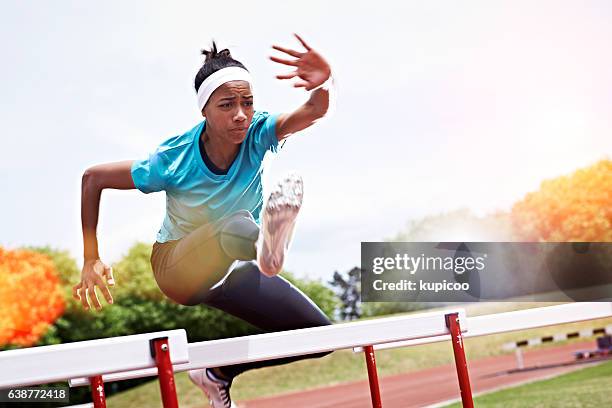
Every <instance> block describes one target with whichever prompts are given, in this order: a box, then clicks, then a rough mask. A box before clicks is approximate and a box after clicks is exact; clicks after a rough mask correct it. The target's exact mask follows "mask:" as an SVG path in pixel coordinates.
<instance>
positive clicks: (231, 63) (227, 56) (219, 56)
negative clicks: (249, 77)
mask: <svg viewBox="0 0 612 408" xmlns="http://www.w3.org/2000/svg"><path fill="white" fill-rule="evenodd" d="M202 55H205V56H206V59H205V60H204V65H202V68H200V70H199V71H198V73H197V74H196V76H195V83H194V85H195V90H196V92H198V89H199V88H200V85H202V82H204V80H205V79H206V78H208V77H209V76H210V75H212V74H213V73H215V72H217V71H218V70H220V69H222V68H227V67H240V68H244V69H246V67H245V66H244V65H243V64H242V62H240V61H237V60H235V59H233V58H232V55H231V53H230V51H229V50H228V49H227V48H226V49H224V50H221V51H217V44H216V43H215V41H214V40H213V42H212V47H211V48H210V51H209V50H204V49H203V50H202ZM247 71H248V69H247Z"/></svg>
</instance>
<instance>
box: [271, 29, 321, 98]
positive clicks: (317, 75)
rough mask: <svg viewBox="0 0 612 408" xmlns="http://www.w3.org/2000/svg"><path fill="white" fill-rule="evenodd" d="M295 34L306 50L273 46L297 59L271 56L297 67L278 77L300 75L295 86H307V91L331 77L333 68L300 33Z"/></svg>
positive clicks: (284, 77) (281, 62) (288, 77)
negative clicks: (300, 50)
mask: <svg viewBox="0 0 612 408" xmlns="http://www.w3.org/2000/svg"><path fill="white" fill-rule="evenodd" d="M294 35H295V36H296V38H297V39H298V40H299V41H300V43H302V46H304V48H305V49H306V52H299V51H295V50H291V49H288V48H284V47H281V46H278V45H273V46H272V48H274V49H275V50H278V51H281V52H284V53H285V54H288V55H290V56H292V57H295V58H297V59H294V60H288V59H282V58H278V57H270V59H271V60H272V61H274V62H278V63H279V64H283V65H290V66H293V67H296V69H295V71H293V72H289V73H287V74H281V75H277V76H276V78H278V79H291V78H294V77H299V79H300V80H299V81H297V82H296V83H294V84H293V86H294V87H296V88H306V90H307V91H311V90H313V89H315V88H317V87H318V86H320V85H321V84H323V83H324V82H325V81H327V80H328V79H329V77H330V75H331V68H330V66H329V64H328V63H327V61H325V59H324V58H323V57H322V56H321V54H319V53H318V52H316V51H315V50H313V49H312V48H310V46H308V44H306V42H305V41H304V40H302V38H301V37H300V36H299V35H297V34H294Z"/></svg>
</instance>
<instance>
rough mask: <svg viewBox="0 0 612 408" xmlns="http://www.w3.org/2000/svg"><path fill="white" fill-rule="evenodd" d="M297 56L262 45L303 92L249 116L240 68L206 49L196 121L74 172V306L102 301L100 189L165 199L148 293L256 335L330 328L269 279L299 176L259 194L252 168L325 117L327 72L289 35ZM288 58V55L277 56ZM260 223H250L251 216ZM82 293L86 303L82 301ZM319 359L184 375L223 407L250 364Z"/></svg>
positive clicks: (108, 276)
mask: <svg viewBox="0 0 612 408" xmlns="http://www.w3.org/2000/svg"><path fill="white" fill-rule="evenodd" d="M296 37H297V39H298V40H299V41H300V42H301V44H302V46H303V47H304V48H305V51H295V50H291V49H286V48H283V47H280V46H273V48H274V49H276V50H278V51H281V52H283V53H285V54H287V55H288V56H289V57H293V58H292V59H284V58H277V57H270V58H271V59H272V60H273V61H275V62H277V63H280V64H283V65H289V66H292V67H294V68H295V70H294V71H292V72H289V73H286V74H281V75H277V78H278V79H291V78H296V80H297V82H295V83H294V86H295V87H303V88H305V89H306V90H307V91H310V97H309V99H308V101H307V102H306V103H304V104H303V105H302V106H300V107H299V108H298V109H296V110H295V111H293V112H291V113H281V114H269V113H267V112H264V111H255V110H254V108H253V100H254V96H253V92H252V87H251V84H252V80H251V77H250V74H249V72H248V70H247V69H246V68H245V66H244V65H243V64H242V63H240V62H239V61H237V60H235V59H233V58H232V56H231V54H230V52H229V50H227V49H224V50H222V51H218V50H217V46H216V44H215V43H214V42H213V45H212V48H211V50H210V51H206V50H203V51H202V53H203V54H204V55H205V56H206V60H205V62H204V65H203V66H202V67H201V68H200V70H199V71H198V73H197V75H196V77H195V90H196V93H197V100H198V106H199V110H200V111H201V112H202V116H203V117H204V120H203V121H202V122H200V123H198V124H197V125H196V126H195V127H194V128H193V129H191V130H189V131H188V132H186V133H184V134H182V135H179V136H175V137H172V138H170V139H168V140H166V141H164V142H163V143H162V144H161V145H159V146H158V147H157V149H156V150H155V151H154V152H153V153H151V154H150V155H149V156H148V158H146V159H142V160H135V161H131V160H130V161H123V162H116V163H108V164H101V165H96V166H93V167H90V168H89V169H87V170H86V171H85V173H84V174H83V183H82V202H81V216H82V226H83V241H84V264H83V270H82V272H81V281H80V282H79V283H77V284H76V285H75V286H74V288H73V296H74V297H75V299H77V300H80V301H81V302H82V304H83V307H84V308H85V309H88V308H89V307H90V306H89V301H91V303H92V304H93V306H94V307H95V308H96V309H98V310H99V309H100V308H101V304H100V301H99V300H98V298H97V295H96V291H95V287H96V286H97V287H98V288H99V290H100V291H101V293H102V294H103V295H104V297H105V298H106V301H107V302H108V303H112V296H111V293H110V290H109V288H108V286H113V285H114V279H113V275H112V270H111V268H110V267H109V266H107V265H106V264H104V263H103V262H102V261H101V260H100V257H99V255H98V242H97V237H96V226H97V222H98V212H99V205H100V196H101V193H102V190H103V189H105V188H113V189H121V190H127V189H134V188H137V189H138V190H140V191H142V192H143V193H146V194H148V193H151V192H154V191H162V190H163V191H165V192H166V216H165V218H164V221H163V223H162V226H161V228H160V230H159V232H158V234H157V239H156V242H155V243H154V245H153V251H152V254H151V265H152V269H153V274H154V277H155V280H156V281H157V284H158V285H159V288H160V290H161V291H162V292H163V293H164V294H165V295H166V296H167V297H169V298H170V299H172V300H174V301H175V302H177V303H180V304H183V305H189V306H192V305H198V304H206V305H208V306H212V307H215V308H218V309H220V310H223V311H225V312H227V313H230V314H232V315H234V316H237V317H239V318H241V319H243V320H246V321H247V322H249V323H251V324H253V325H254V326H256V327H259V328H261V329H263V330H266V331H280V330H291V329H299V328H305V327H314V326H321V325H328V324H331V323H330V321H329V319H328V318H327V317H326V316H325V314H324V313H323V312H322V311H321V310H320V309H319V308H318V307H317V306H316V305H315V304H314V303H313V302H312V301H311V300H310V299H309V298H308V297H307V296H305V295H304V293H302V292H301V291H300V290H298V289H297V288H296V287H295V286H293V285H291V284H290V283H289V282H288V281H287V280H286V279H284V278H282V277H281V276H279V275H278V273H279V272H280V271H281V268H282V265H283V261H284V257H285V251H286V250H287V249H288V245H289V242H290V240H291V236H292V233H293V227H294V225H295V220H296V216H297V214H298V211H299V209H300V206H301V204H302V195H303V189H302V180H301V178H300V177H298V176H295V175H292V176H289V177H286V178H285V179H284V180H282V181H281V182H280V183H279V184H278V185H277V186H276V187H275V188H274V189H273V190H272V193H271V194H270V197H269V198H268V200H267V201H266V204H265V208H263V207H264V204H263V197H262V181H261V174H262V170H263V169H262V160H263V158H264V155H265V154H266V153H267V152H268V151H271V152H277V151H278V150H279V141H281V140H283V139H285V138H287V137H289V136H290V135H292V134H293V133H296V132H299V131H300V130H303V129H305V128H307V127H309V126H311V125H312V124H314V123H315V122H316V121H317V120H319V119H320V118H322V117H323V116H325V115H326V114H327V113H328V111H329V106H330V86H329V85H330V83H331V69H330V67H329V64H328V63H327V62H326V61H325V59H324V58H323V57H322V56H321V55H320V54H319V53H318V52H316V51H315V50H313V49H312V48H311V47H309V46H308V45H307V44H306V43H305V42H304V40H302V39H301V38H300V37H299V36H298V35H297V34H296ZM286 58H288V57H286ZM262 209H263V214H262V215H261V222H260V213H261V212H262ZM88 296H89V299H88ZM326 354H328V353H319V354H313V355H308V356H299V357H292V358H281V359H275V360H268V361H261V362H255V363H247V364H238V365H233V366H224V367H211V368H205V369H200V370H192V371H190V372H189V378H190V379H191V381H192V382H194V383H195V384H196V385H197V386H198V387H200V388H201V389H202V390H203V391H204V392H205V393H206V395H207V396H208V398H209V400H210V403H211V405H212V406H213V407H214V408H221V407H234V406H235V405H234V404H233V402H232V400H231V398H230V393H229V390H230V386H231V384H232V380H233V379H234V377H236V376H237V375H238V374H240V373H243V372H245V371H246V370H250V369H253V368H259V367H265V366H272V365H277V364H284V363H288V362H291V361H296V360H300V359H303V358H313V357H322V356H324V355H326Z"/></svg>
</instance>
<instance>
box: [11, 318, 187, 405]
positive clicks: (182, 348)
mask: <svg viewBox="0 0 612 408" xmlns="http://www.w3.org/2000/svg"><path fill="white" fill-rule="evenodd" d="M188 361H189V354H188V347H187V334H186V332H185V330H183V329H179V330H169V331H162V332H155V333H146V334H136V335H131V336H120V337H113V338H108V339H97V340H88V341H79V342H74V343H66V344H56V345H51V346H41V347H32V348H26V349H18V350H7V351H2V352H0V367H2V369H1V370H0V389H4V388H9V387H25V386H32V385H39V384H46V383H50V382H56V381H67V380H68V379H70V378H73V377H82V376H84V377H87V378H88V383H90V384H91V396H92V400H93V403H94V407H96V408H105V407H106V398H105V394H104V380H103V378H102V373H111V372H120V371H125V370H131V369H146V368H151V367H155V371H156V373H159V384H160V390H161V395H162V400H163V403H164V407H172V408H178V401H177V396H176V387H175V383H174V371H173V369H172V366H173V364H181V363H186V362H188Z"/></svg>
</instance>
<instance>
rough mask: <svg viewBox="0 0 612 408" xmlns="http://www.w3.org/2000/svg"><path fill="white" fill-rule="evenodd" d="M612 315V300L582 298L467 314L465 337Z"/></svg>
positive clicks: (442, 338)
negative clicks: (580, 299)
mask: <svg viewBox="0 0 612 408" xmlns="http://www.w3.org/2000/svg"><path fill="white" fill-rule="evenodd" d="M610 316H612V302H581V303H566V304H562V305H556V306H546V307H537V308H532V309H524V310H517V311H514V312H504V313H495V314H489V315H482V316H474V317H469V318H467V325H468V327H469V331H468V332H467V333H466V334H465V335H464V336H463V337H464V338H471V337H478V336H488V335H491V334H498V333H506V332H512V331H518V330H527V329H534V328H537V327H546V326H554V325H558V324H565V323H575V322H581V321H586V320H595V319H603V318H606V317H610ZM462 324H463V323H462ZM450 339H451V337H450V335H448V334H446V335H442V336H432V337H428V338H422V339H414V340H406V341H398V342H388V343H385V344H378V345H376V346H374V349H375V350H386V349H391V348H397V347H409V346H418V345H421V344H429V343H437V342H440V341H448V340H450ZM353 351H354V352H356V353H357V352H362V351H364V350H363V348H362V347H355V348H354V349H353Z"/></svg>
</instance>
